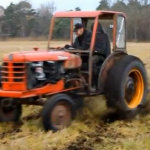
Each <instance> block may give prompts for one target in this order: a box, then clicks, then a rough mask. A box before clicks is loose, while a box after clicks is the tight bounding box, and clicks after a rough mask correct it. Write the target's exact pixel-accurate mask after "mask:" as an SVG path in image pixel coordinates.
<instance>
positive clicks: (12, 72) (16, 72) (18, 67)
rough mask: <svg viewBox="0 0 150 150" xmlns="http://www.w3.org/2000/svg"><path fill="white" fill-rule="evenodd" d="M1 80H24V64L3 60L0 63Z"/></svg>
mask: <svg viewBox="0 0 150 150" xmlns="http://www.w3.org/2000/svg"><path fill="white" fill-rule="evenodd" d="M1 73H2V82H24V80H25V64H24V63H11V62H4V63H3V64H2V70H1Z"/></svg>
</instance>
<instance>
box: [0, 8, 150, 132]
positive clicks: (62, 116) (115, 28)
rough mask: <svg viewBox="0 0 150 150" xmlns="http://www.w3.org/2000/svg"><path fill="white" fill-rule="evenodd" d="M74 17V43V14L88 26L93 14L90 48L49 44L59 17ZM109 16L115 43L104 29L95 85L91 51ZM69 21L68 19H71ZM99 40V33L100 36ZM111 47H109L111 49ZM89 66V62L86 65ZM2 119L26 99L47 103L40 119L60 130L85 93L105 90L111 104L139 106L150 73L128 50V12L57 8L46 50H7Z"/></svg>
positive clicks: (15, 116)
mask: <svg viewBox="0 0 150 150" xmlns="http://www.w3.org/2000/svg"><path fill="white" fill-rule="evenodd" d="M57 18H61V19H63V18H69V19H70V28H69V29H70V44H72V43H73V40H74V38H73V27H74V18H81V21H82V24H84V26H85V28H86V27H87V24H88V21H89V20H93V28H92V31H91V32H92V38H91V44H90V48H89V49H88V50H80V49H75V48H73V47H68V48H66V47H64V48H61V49H60V48H58V47H59V45H58V47H54V46H51V40H52V37H53V30H54V27H55V19H57ZM102 19H103V20H111V21H112V22H113V24H112V25H111V32H112V33H113V37H112V39H113V40H112V48H111V46H110V41H109V38H108V36H107V34H105V35H106V36H105V45H106V48H105V49H104V50H103V54H105V55H101V54H100V53H99V54H98V55H101V56H102V58H103V59H102V60H103V61H102V62H101V63H99V64H97V65H96V66H95V67H94V68H96V69H97V78H95V81H96V82H95V83H96V90H95V91H93V90H91V85H92V76H93V74H92V70H93V69H94V68H93V67H92V59H91V58H92V56H93V55H94V54H95V51H94V47H95V39H96V38H97V37H98V32H97V27H98V23H99V22H100V21H101V20H102ZM68 26H69V24H68ZM99 40H101V39H99ZM108 51H110V53H108ZM83 66H86V67H83ZM0 72H1V74H0V79H1V82H0V86H1V87H0V121H1V122H10V121H12V122H17V121H18V120H19V119H20V117H21V113H22V105H23V104H25V105H40V106H43V109H42V112H41V118H42V119H41V120H42V124H43V127H44V130H45V131H49V130H52V131H58V130H61V129H63V128H65V127H68V126H69V125H70V124H71V121H72V120H73V119H75V117H76V112H77V110H78V108H79V107H80V106H81V105H83V104H82V102H83V101H84V98H85V97H90V96H97V95H100V94H103V95H105V97H106V104H107V106H108V107H110V108H114V109H118V110H120V111H122V112H128V111H130V112H132V111H136V110H137V108H138V106H139V105H144V103H145V102H146V95H147V86H148V85H147V73H146V69H145V67H144V63H143V62H142V61H141V60H140V59H139V58H137V57H135V56H132V55H129V54H128V53H127V50H126V15H125V14H124V13H122V12H115V11H103V10H102V11H68V12H67V11H66V12H56V13H54V14H53V16H52V19H51V25H50V31H49V38H48V46H47V49H46V50H39V49H38V48H34V50H33V51H23V52H19V51H18V52H12V53H9V54H7V55H6V56H5V57H4V58H3V60H2V64H1V71H0Z"/></svg>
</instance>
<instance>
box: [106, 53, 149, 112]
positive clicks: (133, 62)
mask: <svg viewBox="0 0 150 150" xmlns="http://www.w3.org/2000/svg"><path fill="white" fill-rule="evenodd" d="M146 94H147V74H146V69H145V67H144V65H143V63H142V61H141V60H140V59H139V58H137V57H135V56H131V55H127V56H124V57H123V58H122V59H120V60H118V61H117V62H116V63H115V64H114V65H113V66H112V68H110V70H109V71H108V77H107V79H106V84H105V96H106V98H107V106H108V107H111V108H117V109H119V110H121V111H132V110H136V109H137V108H138V106H139V105H142V104H144V103H145V101H146Z"/></svg>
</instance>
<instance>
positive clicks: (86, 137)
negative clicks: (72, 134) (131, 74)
mask: <svg viewBox="0 0 150 150" xmlns="http://www.w3.org/2000/svg"><path fill="white" fill-rule="evenodd" d="M149 113H150V102H148V103H147V104H146V105H145V106H139V108H138V109H137V111H135V112H134V113H130V112H128V113H125V114H123V113H121V112H118V111H110V112H107V113H106V114H104V115H103V116H102V117H101V119H102V122H101V124H99V125H97V126H96V127H95V128H93V131H91V132H89V133H87V132H83V131H80V136H78V137H77V140H76V141H75V142H73V143H70V144H69V145H68V146H67V147H66V148H65V149H64V150H95V147H94V145H96V144H98V145H101V147H102V148H103V149H105V147H106V144H109V145H115V144H117V145H118V144H122V139H124V138H128V136H127V135H123V134H122V133H120V132H117V131H116V130H115V128H113V127H111V126H110V124H111V123H113V122H115V121H118V120H120V121H121V120H122V121H123V123H120V124H119V127H120V128H123V127H125V126H128V123H130V121H131V120H132V119H134V118H135V117H136V116H137V115H140V117H142V116H146V115H147V114H149ZM87 125H88V124H87ZM143 135H144V136H149V135H150V132H145V133H143V134H142V136H143ZM129 137H130V136H129ZM140 137H141V135H140V134H139V133H137V135H136V136H135V137H133V138H135V139H138V138H140ZM130 138H131V137H130Z"/></svg>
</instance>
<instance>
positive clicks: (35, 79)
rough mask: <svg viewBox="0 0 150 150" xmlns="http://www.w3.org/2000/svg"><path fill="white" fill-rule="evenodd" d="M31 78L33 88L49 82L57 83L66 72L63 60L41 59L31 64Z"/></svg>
mask: <svg viewBox="0 0 150 150" xmlns="http://www.w3.org/2000/svg"><path fill="white" fill-rule="evenodd" d="M28 73H29V76H30V77H29V78H30V79H29V80H30V84H31V86H32V87H33V88H38V87H41V86H44V85H45V84H47V83H52V84H55V83H56V82H57V81H59V80H60V79H62V77H63V76H64V74H65V69H64V67H63V62H54V61H43V62H42V61H41V62H32V63H31V64H30V71H29V72H28Z"/></svg>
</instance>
